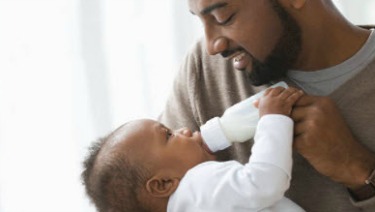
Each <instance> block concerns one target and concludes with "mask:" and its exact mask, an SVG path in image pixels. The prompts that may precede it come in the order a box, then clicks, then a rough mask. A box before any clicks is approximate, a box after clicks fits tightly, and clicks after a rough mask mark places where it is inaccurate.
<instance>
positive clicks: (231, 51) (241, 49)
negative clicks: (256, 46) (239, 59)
mask: <svg viewBox="0 0 375 212" xmlns="http://www.w3.org/2000/svg"><path fill="white" fill-rule="evenodd" d="M243 50H244V49H243V48H241V47H238V48H235V49H229V50H225V51H223V52H222V53H220V54H221V56H222V57H224V58H227V57H230V56H231V55H233V54H234V53H236V52H238V51H243Z"/></svg>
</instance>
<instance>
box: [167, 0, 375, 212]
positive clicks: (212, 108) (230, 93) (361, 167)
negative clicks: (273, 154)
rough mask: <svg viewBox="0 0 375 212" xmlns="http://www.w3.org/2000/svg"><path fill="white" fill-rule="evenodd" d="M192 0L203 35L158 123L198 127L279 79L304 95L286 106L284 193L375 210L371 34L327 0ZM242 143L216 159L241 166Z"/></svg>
mask: <svg viewBox="0 0 375 212" xmlns="http://www.w3.org/2000/svg"><path fill="white" fill-rule="evenodd" d="M188 1H189V8H190V12H191V13H192V14H193V15H195V16H196V17H198V18H199V19H200V20H201V21H202V23H203V26H204V29H205V41H204V42H199V43H198V44H197V45H196V47H195V48H194V49H193V51H192V52H191V53H190V54H189V55H188V56H187V58H186V60H185V62H184V64H183V66H182V68H181V71H180V72H179V74H178V75H177V78H176V80H175V84H174V89H173V93H172V95H171V96H170V98H169V100H168V104H167V107H166V108H165V111H164V112H163V114H162V115H161V116H160V120H161V121H162V122H163V123H165V124H166V125H167V126H169V127H172V128H178V127H181V126H188V127H190V128H191V129H193V130H194V129H198V127H199V126H200V125H201V124H204V123H205V122H206V121H207V120H209V119H210V118H212V117H214V116H220V115H221V114H222V113H223V111H224V110H225V108H227V107H229V106H231V105H233V104H234V103H236V102H238V101H240V100H242V99H245V98H246V97H248V96H250V95H252V94H253V93H255V92H257V91H259V90H260V89H264V86H261V87H254V85H255V86H260V85H268V84H269V83H273V82H276V81H279V80H285V81H287V82H288V83H289V84H291V85H293V86H296V87H299V88H301V89H303V90H304V91H305V93H306V94H308V95H305V96H304V97H302V98H301V99H300V100H299V101H298V102H297V105H296V106H295V107H294V109H293V111H292V118H293V120H294V121H295V129H294V131H295V132H294V133H295V139H294V147H295V150H296V151H295V152H296V153H295V155H294V168H293V179H292V185H291V188H290V190H289V192H288V194H287V196H288V197H290V198H291V199H292V200H294V201H295V202H296V203H297V204H299V205H301V206H302V207H303V208H304V209H305V210H306V211H312V212H314V211H319V212H322V211H327V212H328V211H329V212H332V211H340V212H343V211H354V212H355V211H375V186H374V185H373V184H372V183H375V153H374V151H375V130H374V128H375V110H374V108H375V85H374V83H373V79H375V33H373V32H372V30H368V29H364V28H360V27H357V26H354V25H353V24H351V23H349V22H348V21H347V20H346V19H345V18H344V17H343V16H342V15H341V14H340V13H339V12H338V10H337V9H336V8H335V6H334V4H333V3H332V1H331V0H188ZM204 46H205V47H204ZM207 53H208V54H209V55H208V54H207ZM234 69H237V70H241V72H240V71H236V70H234ZM176 114H177V115H176ZM245 145H250V144H249V143H247V144H245ZM247 149H249V148H248V147H246V148H245V147H244V146H241V145H239V144H237V145H235V146H233V148H232V149H230V150H229V151H224V152H222V153H220V155H219V156H220V157H221V158H222V159H223V160H226V159H228V158H229V157H232V158H235V159H237V160H239V161H241V162H245V160H246V157H247V156H248V155H249V154H250V153H249V152H248V151H246V150H247Z"/></svg>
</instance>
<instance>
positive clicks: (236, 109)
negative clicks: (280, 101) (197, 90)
mask: <svg viewBox="0 0 375 212" xmlns="http://www.w3.org/2000/svg"><path fill="white" fill-rule="evenodd" d="M279 86H280V87H284V88H287V87H288V85H287V84H286V83H285V82H283V81H281V82H278V83H276V84H274V85H272V86H271V88H275V87H279ZM263 94H264V91H261V92H259V93H257V94H255V95H253V96H251V97H249V98H247V99H245V100H243V101H241V102H239V103H237V104H235V105H233V106H231V107H230V108H228V109H226V110H225V112H224V114H223V115H222V116H221V117H214V118H212V119H210V120H208V121H207V122H206V123H205V124H204V125H202V126H201V127H200V130H201V135H202V138H203V140H204V142H205V143H206V144H207V146H208V148H209V149H210V150H211V151H212V152H216V151H219V150H223V149H225V148H227V147H229V146H231V145H232V142H244V141H247V140H249V139H251V138H253V137H254V135H255V130H256V127H257V123H258V121H259V110H258V108H256V107H255V106H254V105H253V102H254V101H255V100H257V99H259V98H260V97H261V96H263Z"/></svg>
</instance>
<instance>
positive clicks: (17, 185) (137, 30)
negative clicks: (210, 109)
mask: <svg viewBox="0 0 375 212" xmlns="http://www.w3.org/2000/svg"><path fill="white" fill-rule="evenodd" d="M336 2H337V4H339V6H340V9H341V10H342V11H343V12H344V14H345V15H346V16H347V17H348V18H349V19H350V20H352V21H353V22H354V23H356V24H375V13H374V8H375V0H358V1H354V0H337V1H336ZM201 36H202V28H201V24H200V23H199V21H198V19H197V18H194V17H193V16H192V15H191V14H190V13H189V12H188V9H187V3H186V0H0V211H1V212H93V211H95V210H94V208H93V207H92V206H91V205H90V203H89V201H88V200H87V198H86V197H85V194H84V190H83V188H82V186H81V183H80V173H81V162H82V160H83V158H84V155H85V154H86V148H87V146H88V145H89V144H90V143H91V142H92V141H93V140H95V139H96V138H97V137H99V136H103V135H104V134H106V133H108V132H109V131H111V130H112V129H114V128H115V127H117V126H119V125H120V124H122V123H124V122H126V121H129V120H131V119H134V118H141V117H148V118H156V117H157V115H158V114H159V113H160V112H161V110H162V108H163V106H164V104H165V100H166V98H167V96H168V94H169V92H170V89H171V85H172V80H173V77H174V74H175V73H176V71H177V69H178V66H179V64H180V62H181V61H182V59H183V57H184V55H185V53H186V52H187V50H188V49H189V48H190V47H191V46H192V44H193V43H194V42H195V41H196V40H197V39H198V38H199V37H201Z"/></svg>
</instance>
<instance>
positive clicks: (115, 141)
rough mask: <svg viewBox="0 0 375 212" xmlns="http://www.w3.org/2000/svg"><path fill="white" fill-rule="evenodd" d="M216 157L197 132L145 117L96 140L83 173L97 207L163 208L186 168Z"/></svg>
mask: <svg viewBox="0 0 375 212" xmlns="http://www.w3.org/2000/svg"><path fill="white" fill-rule="evenodd" d="M214 159H215V158H214V156H213V155H212V154H210V153H209V151H207V148H206V147H205V145H204V144H203V140H202V137H201V135H200V134H199V133H198V132H194V133H192V132H191V131H190V130H188V129H186V128H183V129H179V130H176V131H174V132H172V131H171V130H169V129H168V128H166V127H165V126H164V125H162V124H160V123H158V122H156V121H153V120H146V119H142V120H136V121H131V122H128V123H126V124H124V125H122V126H121V127H119V128H118V129H116V130H115V131H114V132H112V133H111V134H110V135H108V136H107V137H105V138H102V139H100V140H99V142H97V143H95V144H94V145H92V147H91V148H90V154H89V156H88V157H87V159H86V160H85V162H84V166H85V167H84V168H85V170H84V172H83V173H82V178H83V181H84V184H85V187H86V191H87V194H88V195H89V196H90V198H91V200H92V201H93V202H94V203H95V205H96V207H97V208H98V209H99V211H116V212H117V211H150V209H151V208H152V211H159V210H161V211H163V210H164V211H165V209H166V205H167V202H168V198H169V196H170V195H171V194H172V193H173V192H174V191H175V190H176V189H177V186H178V184H179V182H180V180H181V178H182V177H183V176H184V175H185V173H186V172H187V171H188V170H189V169H191V168H192V167H194V166H196V165H198V164H199V163H202V162H205V161H209V160H214Z"/></svg>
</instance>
